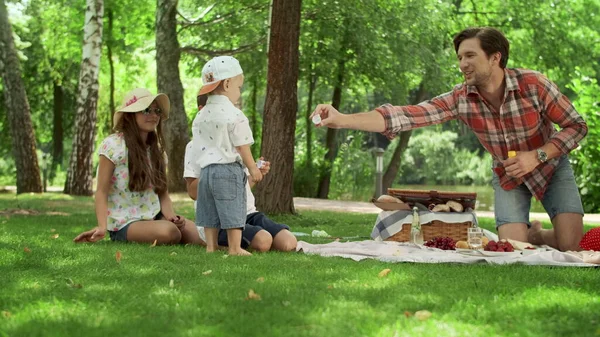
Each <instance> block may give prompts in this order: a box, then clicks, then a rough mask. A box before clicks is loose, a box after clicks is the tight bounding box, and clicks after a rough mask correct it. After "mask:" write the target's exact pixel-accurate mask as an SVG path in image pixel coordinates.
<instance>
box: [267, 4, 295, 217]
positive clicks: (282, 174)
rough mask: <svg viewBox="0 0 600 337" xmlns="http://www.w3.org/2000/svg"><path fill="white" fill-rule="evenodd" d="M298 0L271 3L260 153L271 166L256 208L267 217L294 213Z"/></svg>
mask: <svg viewBox="0 0 600 337" xmlns="http://www.w3.org/2000/svg"><path fill="white" fill-rule="evenodd" d="M301 7H302V1H301V0H273V2H272V15H271V29H270V38H269V55H268V57H269V65H268V74H267V97H266V102H265V112H264V122H263V133H262V151H261V154H262V155H263V156H264V157H265V158H266V160H268V161H270V162H271V163H273V165H272V169H271V172H270V173H269V174H268V175H267V176H265V178H264V179H263V181H262V182H261V183H259V184H258V185H257V188H256V201H257V207H258V209H260V210H261V211H263V212H267V213H294V212H295V211H294V201H293V175H294V137H295V130H296V114H297V111H298V100H297V97H298V73H299V44H300V9H301Z"/></svg>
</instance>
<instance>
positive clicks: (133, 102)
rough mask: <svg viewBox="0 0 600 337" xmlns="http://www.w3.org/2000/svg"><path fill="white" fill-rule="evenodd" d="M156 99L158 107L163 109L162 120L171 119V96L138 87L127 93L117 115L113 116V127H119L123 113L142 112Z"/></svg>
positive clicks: (116, 112)
mask: <svg viewBox="0 0 600 337" xmlns="http://www.w3.org/2000/svg"><path fill="white" fill-rule="evenodd" d="M154 100H156V103H158V107H159V108H160V109H161V110H162V114H161V115H160V118H161V120H167V119H169V112H170V110H171V102H170V101H169V97H168V96H167V95H165V94H157V95H152V93H151V92H150V90H148V89H144V88H136V89H133V90H131V91H130V92H128V93H127V94H126V95H125V98H123V103H122V104H121V107H120V108H119V109H118V110H117V111H115V115H114V118H113V128H116V127H117V125H118V124H119V121H120V120H121V118H123V113H126V112H130V113H136V112H140V111H142V110H144V109H146V108H147V107H149V106H150V104H152V102H154Z"/></svg>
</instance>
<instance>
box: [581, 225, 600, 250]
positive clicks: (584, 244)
mask: <svg viewBox="0 0 600 337" xmlns="http://www.w3.org/2000/svg"><path fill="white" fill-rule="evenodd" d="M579 247H581V248H582V249H585V250H595V251H600V227H597V228H593V229H591V230H589V231H588V232H587V233H585V235H584V236H583V239H581V241H580V242H579Z"/></svg>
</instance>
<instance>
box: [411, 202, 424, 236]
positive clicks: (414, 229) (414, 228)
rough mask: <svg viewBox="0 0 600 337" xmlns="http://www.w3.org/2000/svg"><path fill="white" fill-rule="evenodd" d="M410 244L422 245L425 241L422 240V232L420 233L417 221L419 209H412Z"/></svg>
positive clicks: (418, 221)
mask: <svg viewBox="0 0 600 337" xmlns="http://www.w3.org/2000/svg"><path fill="white" fill-rule="evenodd" d="M410 242H411V243H416V244H418V245H422V244H423V243H424V242H425V240H424V239H423V232H421V221H420V219H419V209H418V208H417V207H413V218H412V224H411V226H410Z"/></svg>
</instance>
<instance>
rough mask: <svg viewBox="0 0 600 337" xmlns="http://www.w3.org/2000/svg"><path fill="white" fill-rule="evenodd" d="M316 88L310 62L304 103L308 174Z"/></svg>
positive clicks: (315, 77)
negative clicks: (306, 100) (305, 101)
mask: <svg viewBox="0 0 600 337" xmlns="http://www.w3.org/2000/svg"><path fill="white" fill-rule="evenodd" d="M316 86H317V75H316V74H315V71H314V65H313V63H312V62H311V63H310V65H309V67H308V102H307V103H306V116H305V117H304V118H305V121H306V169H307V170H309V171H308V172H310V171H312V160H313V157H312V136H313V127H312V120H311V118H310V115H311V114H312V111H313V96H314V94H315V87H316Z"/></svg>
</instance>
